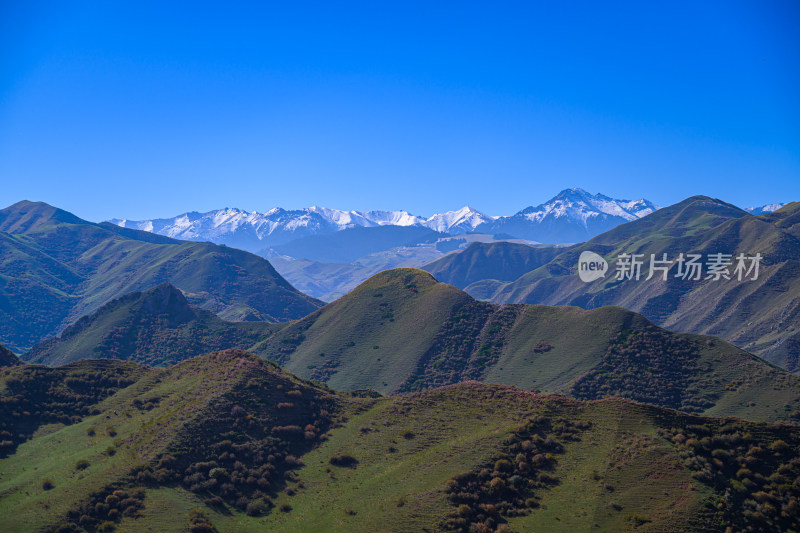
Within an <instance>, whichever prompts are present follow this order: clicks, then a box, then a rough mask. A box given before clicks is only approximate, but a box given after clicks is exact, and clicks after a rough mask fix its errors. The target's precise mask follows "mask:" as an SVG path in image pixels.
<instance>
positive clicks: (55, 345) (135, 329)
mask: <svg viewBox="0 0 800 533" xmlns="http://www.w3.org/2000/svg"><path fill="white" fill-rule="evenodd" d="M278 327H279V326H278V325H276V324H268V323H265V322H226V321H224V320H222V319H221V318H219V317H218V316H216V315H215V314H214V313H211V312H210V311H204V310H202V309H198V308H196V307H194V306H192V305H191V304H189V302H188V301H187V300H186V298H185V297H184V295H183V294H182V293H181V292H180V291H179V290H178V289H176V288H175V287H173V286H172V285H170V284H168V283H163V284H161V285H159V286H157V287H154V288H153V289H150V290H147V291H144V292H134V293H130V294H127V295H125V296H123V297H122V298H119V299H116V300H112V301H111V302H109V303H107V304H105V305H104V306H103V307H101V308H100V309H98V310H97V311H95V312H94V313H93V314H91V315H88V316H84V317H82V318H81V319H79V320H78V321H77V322H75V323H74V324H72V325H71V326H69V327H68V328H67V329H65V330H64V331H63V332H62V333H61V335H60V336H59V337H57V338H51V339H48V340H46V341H42V342H40V343H38V344H37V345H36V346H34V347H33V348H32V349H31V350H30V351H29V352H27V353H26V354H24V356H23V359H24V360H25V361H27V362H29V363H36V364H45V365H50V366H56V365H63V364H65V363H69V362H72V361H77V360H79V359H92V358H105V359H126V360H129V361H136V362H138V363H142V364H147V365H151V366H165V365H169V364H174V363H177V362H180V361H183V360H185V359H189V358H191V357H195V356H198V355H201V354H204V353H208V352H212V351H217V350H222V349H227V348H248V347H250V346H252V345H253V344H255V343H256V342H257V341H259V340H260V339H263V338H265V337H268V336H269V335H270V334H272V333H273V332H274V331H275V330H276V329H277V328H278Z"/></svg>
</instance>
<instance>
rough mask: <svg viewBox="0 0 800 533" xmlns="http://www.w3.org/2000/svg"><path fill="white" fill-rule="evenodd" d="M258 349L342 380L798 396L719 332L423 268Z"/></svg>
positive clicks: (681, 405) (728, 402) (684, 406)
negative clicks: (459, 284)
mask: <svg viewBox="0 0 800 533" xmlns="http://www.w3.org/2000/svg"><path fill="white" fill-rule="evenodd" d="M252 350H253V351H254V352H255V353H257V354H259V355H261V356H263V357H266V358H269V359H272V360H274V361H276V362H277V363H278V364H280V365H282V366H284V367H285V368H286V369H287V370H289V371H290V372H293V373H295V374H297V375H299V376H301V377H305V378H309V379H313V380H315V381H320V382H323V383H326V384H327V385H329V386H330V387H332V388H334V389H337V390H354V389H362V388H371V389H375V390H378V391H380V392H384V393H387V392H410V391H418V390H423V389H427V388H432V387H438V386H442V385H449V384H453V383H458V382H463V381H468V380H480V381H484V382H488V383H503V384H508V385H515V386H518V387H521V388H524V389H532V390H540V391H544V392H552V393H561V394H567V395H571V396H574V397H578V398H585V399H595V398H602V397H606V396H614V395H616V396H624V397H628V398H631V399H635V400H638V401H642V402H648V403H651V404H656V405H660V406H664V407H671V408H675V409H681V410H685V411H690V412H697V413H704V414H713V415H718V414H724V415H728V416H729V415H736V416H743V417H747V418H764V419H770V420H775V419H783V418H786V417H787V416H788V415H789V413H792V412H794V411H796V410H797V409H798V407H800V403H799V402H800V378H798V377H797V376H794V375H792V374H790V373H788V372H785V371H782V370H780V369H779V368H777V367H774V366H772V365H770V364H768V363H766V362H764V361H763V360H761V359H759V358H757V357H755V356H753V355H751V354H748V353H746V352H744V351H742V350H740V349H738V348H736V347H734V346H732V345H730V344H728V343H726V342H724V341H721V340H719V339H715V338H711V337H702V336H697V335H688V334H674V333H671V332H669V331H666V330H663V329H661V328H659V327H656V326H654V325H653V324H652V323H650V322H649V321H648V320H647V319H646V318H644V317H642V316H641V315H638V314H636V313H633V312H630V311H627V310H625V309H621V308H618V307H604V308H600V309H595V310H589V311H586V310H583V309H580V308H577V307H547V306H533V305H520V304H517V305H494V304H489V303H485V302H480V301H476V300H475V299H473V298H472V297H470V296H469V295H468V294H466V293H465V292H463V291H461V290H459V289H457V288H455V287H453V286H451V285H448V284H445V283H439V282H437V281H436V280H435V279H434V278H433V277H432V276H431V275H430V274H428V273H427V272H423V271H421V270H416V269H395V270H391V271H386V272H382V273H380V274H377V275H376V276H373V277H372V278H370V279H369V280H367V281H366V282H364V283H363V284H362V285H360V286H359V287H358V288H357V289H355V290H354V291H352V292H351V293H349V294H348V295H346V296H344V297H342V298H341V299H339V300H337V301H336V302H333V303H331V304H329V305H327V306H325V307H323V308H322V309H320V310H318V311H316V312H314V313H312V314H311V315H309V316H307V317H305V318H303V319H301V320H299V321H296V322H292V323H290V324H287V325H286V326H284V327H283V328H282V329H281V330H279V331H278V332H276V333H275V335H273V336H271V337H270V338H268V339H266V340H264V341H263V342H261V343H259V344H257V345H256V346H254V347H253V348H252Z"/></svg>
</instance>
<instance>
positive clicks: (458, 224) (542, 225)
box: [110, 188, 782, 252]
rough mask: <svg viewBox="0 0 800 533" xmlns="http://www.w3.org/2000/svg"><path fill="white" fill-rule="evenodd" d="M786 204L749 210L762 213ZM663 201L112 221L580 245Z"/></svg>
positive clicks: (284, 238)
mask: <svg viewBox="0 0 800 533" xmlns="http://www.w3.org/2000/svg"><path fill="white" fill-rule="evenodd" d="M781 205H782V204H774V205H770V206H763V207H760V208H750V209H748V211H749V212H751V213H753V214H760V213H764V212H769V211H771V210H774V209H776V208H778V207H780V206H781ZM656 209H658V206H656V205H655V204H653V203H652V202H650V201H648V200H644V199H640V200H633V201H630V200H619V199H614V198H609V197H608V196H604V195H602V194H590V193H588V192H586V191H584V190H583V189H578V188H573V189H566V190H563V191H561V192H560V193H558V194H557V195H556V196H555V197H554V198H552V199H551V200H549V201H548V202H545V203H543V204H541V205H538V206H530V207H527V208H525V209H523V210H521V211H519V212H518V213H516V214H514V215H511V216H490V215H487V214H486V213H482V212H481V211H478V210H477V209H474V208H472V207H469V206H466V207H463V208H461V209H459V210H457V211H448V212H445V213H440V214H435V215H433V216H430V217H421V216H417V215H413V214H411V213H409V212H407V211H342V210H339V209H329V208H325V207H316V206H315V207H309V208H306V209H296V210H286V209H281V208H279V207H276V208H273V209H270V210H269V211H266V212H263V213H261V212H256V211H253V212H248V211H243V210H241V209H235V208H225V209H218V210H215V211H209V212H207V213H198V212H191V213H184V214H182V215H178V216H176V217H172V218H162V219H154V220H138V221H137V220H126V219H113V220H111V221H110V222H112V223H114V224H117V225H119V226H122V227H126V228H133V229H139V230H144V231H149V232H153V233H158V234H160V235H166V236H169V237H173V238H176V239H183V240H192V241H212V242H216V243H219V244H226V245H228V246H234V247H237V248H243V249H245V250H250V251H253V252H264V251H266V250H268V249H269V248H271V247H273V246H277V245H280V244H284V243H287V242H289V241H293V240H295V239H299V238H302V237H307V236H312V235H324V234H328V233H335V232H337V231H342V230H346V229H348V228H356V227H366V228H371V227H381V226H418V227H424V228H429V229H431V230H433V231H436V232H440V233H445V234H448V235H460V234H464V233H470V232H475V233H487V234H493V235H497V234H505V235H509V236H513V237H516V238H520V239H527V240H531V241H537V242H542V243H565V242H580V241H584V240H587V239H590V238H591V237H594V236H595V235H598V234H600V233H602V232H604V231H607V230H609V229H611V228H613V227H615V226H617V225H619V224H622V223H624V222H629V221H631V220H635V219H637V218H641V217H643V216H646V215H648V214H650V213H652V212H653V211H655V210H656Z"/></svg>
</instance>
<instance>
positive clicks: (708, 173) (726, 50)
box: [0, 0, 800, 220]
mask: <svg viewBox="0 0 800 533" xmlns="http://www.w3.org/2000/svg"><path fill="white" fill-rule="evenodd" d="M281 4H282V5H278V4H273V5H269V4H266V3H261V2H253V3H246V2H216V3H202V2H187V3H185V4H180V3H175V2H147V1H137V2H127V3H124V2H108V1H105V2H97V3H91V2H52V3H40V2H35V1H30V2H29V1H11V0H0V204H2V205H8V204H11V203H14V202H16V201H18V200H21V199H31V200H43V201H46V202H49V203H52V204H55V205H58V206H60V207H63V208H65V209H68V210H70V211H73V212H74V213H76V214H78V215H79V216H82V217H84V218H88V219H90V220H102V219H106V218H111V217H126V218H132V219H141V218H151V217H157V216H171V215H176V214H179V213H182V212H185V211H187V210H199V211H205V210H210V209H214V208H220V207H226V206H227V207H240V208H243V209H248V210H253V209H256V210H266V209H268V208H271V207H273V206H282V207H286V208H298V207H305V206H310V205H324V206H329V207H335V208H340V209H407V210H410V211H411V212H413V213H417V214H421V215H430V214H432V213H434V212H437V211H444V210H449V209H456V208H459V207H461V206H462V205H465V204H469V205H472V206H474V207H476V208H478V209H481V210H483V211H485V212H488V213H490V214H511V213H513V212H516V211H517V210H519V209H521V208H523V207H525V206H528V205H531V204H537V203H540V202H542V201H544V200H547V199H548V198H549V197H551V196H553V195H554V194H555V193H557V192H558V191H559V190H561V189H563V188H566V187H573V186H577V187H583V188H585V189H587V190H589V191H590V192H603V193H604V194H608V195H610V196H614V197H622V198H631V199H633V198H639V197H645V198H648V199H650V200H652V201H654V202H656V203H660V204H662V205H665V204H669V203H673V202H676V201H679V200H681V199H683V198H684V197H686V196H690V195H692V194H708V195H712V196H717V197H720V198H723V199H725V200H728V201H731V202H733V203H737V204H740V205H745V206H749V205H759V204H764V203H768V202H775V201H790V200H800V2H797V1H793V0H790V1H785V2H777V1H765V0H760V1H752V2H738V1H732V0H726V1H720V2H712V1H702V2H696V1H692V2H660V3H655V2H641V1H637V2H630V3H624V2H541V3H533V2H519V3H512V2H480V3H477V2H476V3H468V2H452V3H434V2H419V3H416V2H394V3H392V4H391V5H390V6H385V5H384V6H378V5H377V4H385V3H383V2H364V3H342V2H335V3H334V2H331V3H328V5H325V4H321V3H320V4H316V3H299V2H282V3H281ZM289 4H291V7H288V6H289ZM332 4H335V7H332V6H331V5H332ZM432 4H437V5H432Z"/></svg>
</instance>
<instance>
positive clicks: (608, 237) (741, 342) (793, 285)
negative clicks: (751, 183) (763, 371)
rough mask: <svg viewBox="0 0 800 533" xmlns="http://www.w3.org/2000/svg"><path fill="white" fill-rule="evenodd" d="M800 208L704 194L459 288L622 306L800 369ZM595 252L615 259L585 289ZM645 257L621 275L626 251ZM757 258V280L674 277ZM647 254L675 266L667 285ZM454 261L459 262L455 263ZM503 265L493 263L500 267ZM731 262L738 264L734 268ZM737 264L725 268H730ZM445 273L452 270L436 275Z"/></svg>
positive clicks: (486, 263) (487, 265)
mask: <svg viewBox="0 0 800 533" xmlns="http://www.w3.org/2000/svg"><path fill="white" fill-rule="evenodd" d="M798 217H800V203H793V204H788V205H786V206H785V207H783V208H782V209H780V210H778V211H775V212H774V213H768V214H764V215H761V216H758V217H754V216H752V215H749V214H748V213H746V212H745V211H743V210H741V209H739V208H737V207H735V206H732V205H730V204H727V203H725V202H722V201H720V200H717V199H713V198H708V197H700V196H698V197H692V198H689V199H687V200H685V201H683V202H680V203H678V204H675V205H673V206H669V207H665V208H663V209H660V210H658V211H656V212H655V213H653V214H650V215H648V216H646V217H644V218H642V219H639V220H635V221H633V222H629V223H627V224H623V225H621V226H618V227H616V228H614V229H612V230H610V231H608V232H606V233H603V234H602V235H599V236H597V237H595V238H594V239H592V240H590V241H588V242H586V243H583V244H581V245H578V246H576V247H574V248H571V249H569V250H567V251H563V252H562V253H561V254H559V255H557V256H556V257H555V258H553V260H552V261H549V262H548V263H546V264H543V265H541V266H539V267H538V268H534V269H533V270H531V271H530V272H528V273H526V274H524V275H522V276H520V277H519V278H517V279H516V280H514V281H511V282H507V283H498V282H496V281H493V280H491V279H484V280H479V281H473V280H472V279H470V280H469V281H470V282H471V284H464V280H462V279H460V278H458V277H453V278H452V279H453V280H454V281H455V282H457V284H459V286H460V287H462V288H464V289H466V290H467V291H468V292H470V293H471V294H474V295H475V296H478V297H481V298H484V299H488V300H490V301H492V302H495V303H530V304H545V305H575V306H579V307H583V308H586V309H593V308H597V307H601V306H606V305H618V306H622V307H625V308H627V309H631V310H633V311H636V312H638V313H641V314H643V315H644V316H646V317H647V318H648V319H650V320H652V321H653V322H654V323H656V324H658V325H660V326H662V327H665V328H668V329H671V330H673V331H687V332H693V333H701V334H708V335H714V336H718V337H722V338H724V339H726V340H727V341H729V342H732V343H733V344H735V345H737V346H739V347H740V348H743V349H745V350H748V351H750V352H752V353H755V354H757V355H760V356H761V357H763V358H765V359H767V360H769V361H771V362H774V363H776V364H778V365H780V366H782V367H784V368H787V369H789V370H793V371H795V370H800V229H799V228H800V224H798ZM584 251H592V252H595V253H597V254H600V255H601V256H603V257H604V258H605V259H606V260H607V261H608V263H609V271H608V273H607V274H606V276H605V277H604V278H601V279H599V280H596V281H593V282H591V283H588V284H587V283H584V282H583V281H581V280H580V278H579V277H578V276H577V274H576V273H577V264H578V258H579V256H580V254H581V253H582V252H584ZM623 253H627V254H643V256H642V257H644V264H643V266H642V270H641V278H640V279H639V280H635V279H624V280H618V279H616V276H615V272H616V268H617V258H618V257H619V256H620V254H623ZM681 253H683V254H700V255H701V257H702V261H703V262H705V261H706V259H707V257H708V256H709V255H710V254H716V253H726V254H732V256H733V257H736V256H737V255H738V254H740V253H741V254H745V255H746V256H755V254H761V256H762V261H761V264H760V270H759V274H758V278H757V279H756V280H751V279H749V278H747V279H744V280H743V281H739V280H738V279H737V277H736V276H735V275H734V276H731V279H729V280H728V279H724V278H722V279H720V280H714V279H705V278H706V273H705V272H704V273H703V276H702V279H699V280H693V279H683V278H682V277H676V274H677V273H678V265H677V262H676V259H677V257H678V256H679V254H681ZM651 254H654V255H655V257H656V258H657V259H661V258H662V257H663V254H667V258H668V259H669V260H670V261H671V262H672V263H671V267H670V270H669V272H668V276H667V279H666V280H662V278H661V272H656V273H655V274H656V275H655V276H653V278H652V279H651V280H646V279H645V278H647V277H648V275H649V261H650V257H651ZM451 261H453V263H454V264H455V263H457V262H458V259H457V258H456V257H454V258H453V259H451ZM495 265H497V266H495ZM734 266H735V265H734ZM734 266H731V267H730V269H729V271H730V272H732V271H733V269H734ZM501 267H504V263H503V261H498V260H496V259H494V258H491V257H486V258H482V261H481V262H480V264H477V265H476V266H475V267H474V268H475V270H478V271H486V272H491V271H492V270H493V269H494V268H501ZM439 275H440V276H443V277H445V278H446V277H448V275H449V273H444V272H439Z"/></svg>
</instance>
